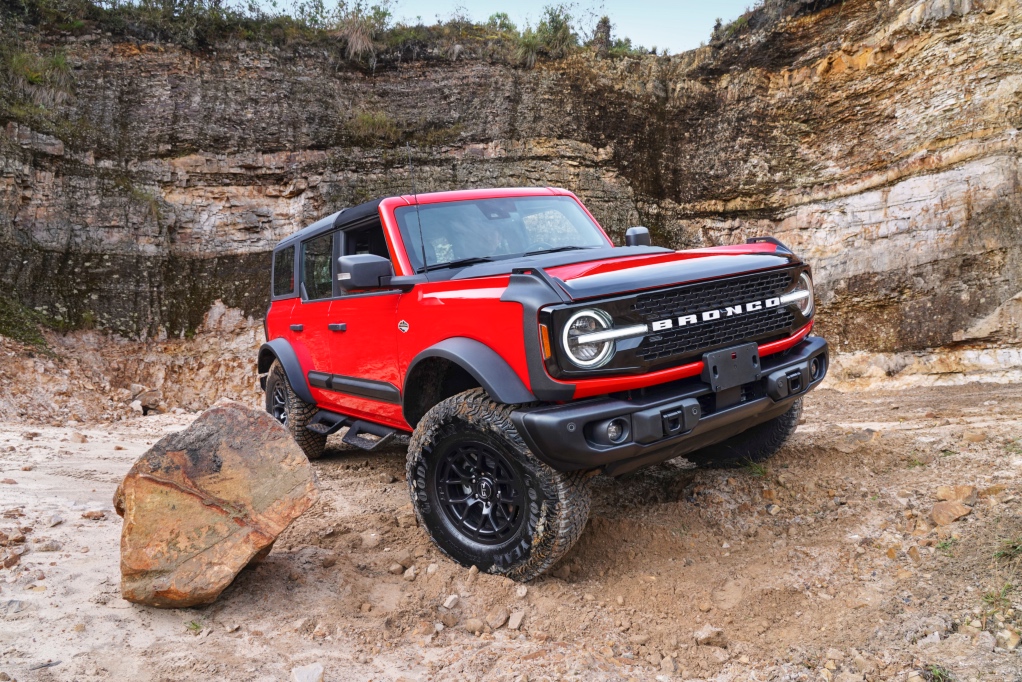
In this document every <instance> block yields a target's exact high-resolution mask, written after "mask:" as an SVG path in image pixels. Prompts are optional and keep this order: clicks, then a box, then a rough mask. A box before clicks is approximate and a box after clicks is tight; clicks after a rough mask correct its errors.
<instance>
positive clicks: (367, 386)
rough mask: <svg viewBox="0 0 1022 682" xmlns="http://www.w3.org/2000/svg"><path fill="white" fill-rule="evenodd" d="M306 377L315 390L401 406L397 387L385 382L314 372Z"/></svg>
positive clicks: (399, 392)
mask: <svg viewBox="0 0 1022 682" xmlns="http://www.w3.org/2000/svg"><path fill="white" fill-rule="evenodd" d="M308 376H309V383H310V384H312V385H313V386H315V387H316V388H322V389H323V390H326V391H334V392H336V393H345V394H347V395H354V396H358V397H360V398H369V399H371V400H378V401H380V402H381V403H395V404H398V405H400V404H401V391H400V390H399V389H398V387H397V386H395V385H394V384H392V383H390V382H387V381H374V380H372V379H360V378H358V377H347V376H344V375H342V374H327V373H326V372H316V371H310V372H309V374H308Z"/></svg>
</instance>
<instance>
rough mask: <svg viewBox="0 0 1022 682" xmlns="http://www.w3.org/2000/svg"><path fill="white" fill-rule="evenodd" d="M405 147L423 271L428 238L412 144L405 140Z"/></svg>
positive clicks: (424, 269)
mask: <svg viewBox="0 0 1022 682" xmlns="http://www.w3.org/2000/svg"><path fill="white" fill-rule="evenodd" d="M405 149H406V150H407V151H408V173H409V175H411V176H412V198H413V199H415V220H416V222H418V223H419V247H420V248H421V249H422V271H423V272H427V270H426V266H427V265H428V263H426V238H425V237H423V236H422V216H421V215H419V193H418V192H416V191H415V166H414V165H413V164H412V145H411V144H410V143H408V142H405ZM427 278H428V275H427Z"/></svg>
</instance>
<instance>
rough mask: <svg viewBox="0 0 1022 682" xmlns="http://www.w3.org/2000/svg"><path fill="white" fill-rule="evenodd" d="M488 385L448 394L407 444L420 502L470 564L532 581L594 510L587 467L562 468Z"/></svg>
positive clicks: (456, 555)
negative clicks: (526, 435) (543, 456)
mask: <svg viewBox="0 0 1022 682" xmlns="http://www.w3.org/2000/svg"><path fill="white" fill-rule="evenodd" d="M513 409H514V406H511V405H503V404H500V403H496V402H494V401H493V400H491V399H490V398H489V396H488V395H487V394H486V393H485V392H484V391H483V390H482V389H473V390H471V391H466V392H464V393H460V394H458V395H456V396H453V397H451V398H448V399H447V400H444V401H442V402H440V403H439V404H437V405H436V406H435V407H433V408H432V409H431V410H430V411H429V412H427V413H426V415H425V416H424V417H423V418H422V420H421V421H420V422H419V424H418V426H417V427H416V429H415V433H414V434H413V435H412V440H411V444H410V446H409V448H408V485H409V491H410V493H411V496H412V505H413V507H414V508H415V514H416V516H417V517H418V518H419V521H420V523H421V525H422V526H423V527H424V528H425V529H426V532H427V533H429V536H430V538H431V539H432V540H433V542H434V543H436V545H437V546H438V547H439V548H440V549H441V550H442V551H443V552H444V553H445V554H447V555H448V556H449V557H451V558H452V559H454V560H455V561H457V562H458V563H460V564H462V565H463V566H476V567H478V568H479V570H481V571H486V572H489V573H497V574H501V575H505V576H507V577H509V578H511V579H513V580H518V581H527V580H531V579H533V578H535V577H537V576H539V575H541V574H542V573H544V572H545V571H546V570H547V569H549V568H550V567H551V566H553V565H554V563H556V562H557V560H558V559H560V558H561V557H562V556H564V554H565V553H566V552H567V551H568V550H569V549H570V548H571V546H572V545H573V544H575V541H576V540H578V538H579V536H580V535H581V533H582V529H583V528H584V527H585V523H586V520H587V519H588V517H589V488H588V485H587V484H586V482H585V480H584V478H583V476H582V475H581V474H565V473H562V472H558V471H555V470H554V469H552V468H550V467H549V466H547V465H546V464H544V463H543V462H541V461H540V460H538V459H537V458H536V457H535V455H533V454H532V452H531V451H530V450H529V448H528V446H526V445H525V443H524V442H523V441H522V439H521V437H520V436H519V435H518V432H517V430H516V429H515V427H514V424H513V423H512V422H511V412H512V410H513Z"/></svg>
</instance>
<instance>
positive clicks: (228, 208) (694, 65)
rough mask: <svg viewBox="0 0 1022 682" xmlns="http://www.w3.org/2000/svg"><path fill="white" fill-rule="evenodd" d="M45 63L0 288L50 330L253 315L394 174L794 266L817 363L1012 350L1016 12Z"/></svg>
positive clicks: (965, 2) (1018, 260) (869, 11)
mask: <svg viewBox="0 0 1022 682" xmlns="http://www.w3.org/2000/svg"><path fill="white" fill-rule="evenodd" d="M44 38H45V39H46V40H48V41H54V40H57V41H59V42H61V44H62V47H63V49H65V50H66V51H67V54H68V55H69V58H70V60H71V63H72V65H73V67H74V86H73V89H72V92H71V93H70V95H69V96H67V97H66V98H64V99H63V101H62V102H60V103H58V104H55V105H53V107H52V109H53V112H55V113H53V115H52V116H50V117H49V118H46V117H42V118H39V117H36V118H31V117H24V116H22V117H20V118H19V117H17V116H14V117H12V116H8V118H10V119H11V120H9V121H7V122H6V128H5V129H4V130H5V132H4V133H2V134H0V141H2V142H0V245H2V248H3V249H4V250H5V253H6V254H7V255H6V256H5V257H4V258H2V259H0V287H3V288H6V289H11V290H13V291H14V292H15V293H16V295H17V296H18V297H19V298H20V299H21V300H22V301H24V302H25V303H27V304H29V305H31V306H33V307H39V308H44V309H46V311H47V312H48V313H49V314H51V315H56V316H59V317H62V318H64V319H66V320H69V321H70V322H71V323H74V324H81V323H83V322H85V323H87V324H94V325H96V326H99V327H102V328H110V329H113V330H116V331H118V332H121V333H125V334H129V335H133V336H139V337H147V336H148V337H154V336H155V337H160V336H163V335H171V336H177V335H184V334H190V333H191V332H192V331H193V330H194V329H196V328H197V327H199V326H200V325H201V324H202V319H203V315H204V314H205V313H206V312H207V311H208V310H209V308H210V304H211V303H212V302H213V301H214V300H215V299H222V300H223V302H224V303H225V304H226V305H228V306H232V307H237V308H240V309H242V310H243V311H244V312H245V313H246V314H251V315H255V316H258V315H259V314H260V313H261V312H262V311H263V310H264V309H265V305H266V296H265V292H266V289H267V286H268V278H267V271H268V266H269V258H268V250H269V249H270V248H271V246H272V244H273V243H274V242H276V241H277V240H278V239H280V238H282V237H283V236H285V235H287V234H289V233H291V232H293V231H294V230H296V229H298V228H299V227H301V226H303V225H304V224H307V223H308V222H310V221H312V220H314V219H316V218H317V217H319V216H321V215H323V214H326V213H328V212H330V211H333V210H336V209H337V208H339V207H341V206H345V205H350V204H353V203H356V202H359V201H363V200H366V199H369V198H372V197H375V196H379V195H383V194H391V193H407V192H410V191H411V188H412V178H411V177H410V174H409V172H408V154H409V150H410V154H411V157H412V160H413V163H414V166H415V184H416V185H417V189H418V190H419V191H430V190H439V189H450V188H458V187H477V186H492V185H559V186H563V187H567V188H569V189H571V190H573V191H575V192H576V193H578V194H579V195H580V196H581V197H582V198H583V199H584V200H585V202H586V203H587V204H588V205H589V206H590V208H591V209H592V210H593V212H594V213H595V214H596V216H597V217H598V219H599V220H600V221H601V222H602V223H603V224H604V226H605V227H607V228H608V229H609V230H610V231H611V232H612V233H613V234H614V235H615V237H618V238H620V236H621V235H623V232H624V230H625V229H626V228H627V227H628V226H630V225H633V224H646V225H649V226H650V228H651V229H652V230H653V232H654V240H655V242H657V243H661V244H666V245H671V246H675V247H684V246H692V245H703V244H717V243H728V242H734V241H739V240H743V239H745V238H746V237H747V236H751V235H754V234H767V233H769V234H774V235H775V236H777V237H779V238H780V239H782V240H783V241H785V242H786V243H788V244H789V245H790V246H792V247H793V248H794V249H795V250H797V251H798V252H800V253H801V254H803V255H804V256H805V257H806V258H808V259H809V260H810V261H811V262H812V263H813V265H814V270H815V273H816V281H817V285H818V290H819V295H820V299H821V304H822V305H821V312H820V322H821V331H822V332H823V333H825V334H827V335H828V336H829V337H830V338H831V339H832V340H833V341H834V342H835V343H836V344H837V347H838V348H839V349H842V350H868V351H888V352H900V351H912V350H919V349H926V348H933V347H943V346H953V345H957V346H970V347H971V346H976V345H980V346H998V345H1004V344H1012V343H1018V342H1019V341H1020V340H1022V338H1020V326H1022V325H1020V322H1019V320H1020V313H1019V312H1018V310H1019V303H1018V300H1019V299H1018V295H1019V294H1020V292H1022V192H1020V168H1019V140H1018V137H1017V133H1018V128H1019V126H1020V125H1022V10H1020V8H1019V4H1018V3H1017V2H1016V1H1015V0H922V1H914V0H891V1H890V2H889V3H887V2H876V3H875V2H872V1H871V0H870V1H866V0H847V1H846V2H844V3H839V4H837V5H834V6H832V7H830V8H828V9H824V10H822V11H819V12H815V13H808V14H803V15H801V16H797V17H795V18H792V19H788V20H785V21H782V22H781V23H780V24H777V25H774V26H772V27H771V28H769V29H763V30H759V31H753V32H748V33H745V34H742V35H740V36H739V37H738V38H737V39H734V40H731V41H728V42H726V43H725V44H724V45H722V46H715V47H705V48H700V49H698V50H695V51H692V52H688V53H684V54H682V55H678V56H675V57H669V58H666V57H652V56H649V57H643V58H623V59H615V60H608V59H597V58H595V57H593V56H591V55H578V56H575V57H572V58H570V59H568V60H566V61H563V62H557V63H552V64H540V65H539V66H538V67H537V68H536V69H533V70H521V69H515V68H511V67H508V66H506V65H501V64H494V63H488V62H485V61H481V60H472V59H470V60H456V61H453V62H451V61H428V62H427V61H419V62H405V63H402V64H399V65H396V66H391V67H388V68H385V69H379V70H377V71H376V72H375V73H364V72H362V71H359V70H357V69H354V68H352V67H350V66H348V65H346V64H344V63H340V62H338V61H337V60H336V58H335V57H333V56H332V55H331V53H330V52H329V51H322V50H319V51H317V50H315V49H313V48H308V47H305V48H301V47H295V48H291V49H287V50H281V49H274V48H268V47H265V46H262V47H260V46H255V45H245V44H233V45H225V46H223V48H222V49H220V50H218V51H217V53H216V54H195V53H192V52H187V51H183V50H181V49H179V48H177V47H174V46H169V45H157V44H145V43H142V44H136V43H126V42H114V41H113V40H112V39H111V38H109V37H107V36H102V35H86V36H82V37H80V38H73V39H72V38H67V37H56V38H55V37H53V36H47V37H40V36H26V40H29V41H30V42H31V41H33V40H35V41H41V40H43V39H44ZM40 49H42V48H41V47H40ZM3 123H4V122H2V121H0V125H2V124H3ZM406 144H407V145H408V148H406Z"/></svg>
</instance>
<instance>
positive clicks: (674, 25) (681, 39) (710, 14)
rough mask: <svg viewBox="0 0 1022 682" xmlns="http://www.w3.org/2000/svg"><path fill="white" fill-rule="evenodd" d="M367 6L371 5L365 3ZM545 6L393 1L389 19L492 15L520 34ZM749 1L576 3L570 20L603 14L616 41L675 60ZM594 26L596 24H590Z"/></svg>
mask: <svg viewBox="0 0 1022 682" xmlns="http://www.w3.org/2000/svg"><path fill="white" fill-rule="evenodd" d="M369 4H373V3H372V0H370V2H369ZM549 4H552V3H551V1H550V0H394V2H393V3H392V5H391V13H392V14H393V15H394V18H395V20H399V21H400V20H404V21H407V22H409V23H415V22H416V17H421V18H422V22H423V23H426V24H432V23H435V22H436V20H437V18H438V17H439V18H440V19H441V20H446V19H449V18H450V17H451V16H452V15H453V14H455V12H456V11H457V12H458V13H464V14H467V15H468V16H469V17H470V18H471V19H472V20H474V21H477V22H484V21H486V19H487V18H488V17H489V16H490V15H491V14H494V13H496V12H506V13H507V14H508V15H509V16H510V17H511V20H512V21H514V22H515V23H516V24H517V25H518V27H519V28H522V27H523V26H524V25H525V24H526V23H531V24H532V25H535V24H536V22H537V20H538V19H539V17H540V15H541V14H542V13H543V8H544V7H545V6H546V5H549ZM753 4H754V0H715V1H706V0H702V1H700V0H674V1H673V2H662V1H656V2H650V1H648V0H630V1H629V0H588V1H583V2H577V3H575V9H574V11H573V14H574V15H577V16H579V17H585V16H589V15H593V14H594V15H595V16H596V17H597V18H599V16H600V15H602V14H606V15H608V16H610V20H611V23H612V24H613V25H614V36H615V37H625V36H627V37H629V38H631V39H632V42H633V43H635V44H638V45H643V46H644V47H647V48H649V47H653V46H654V45H655V46H656V47H657V48H658V49H659V50H663V49H664V48H665V47H666V48H669V49H670V51H671V54H677V53H678V52H683V51H685V50H690V49H692V48H694V47H699V44H700V43H701V42H709V39H710V32H711V31H712V30H713V23H714V21H715V20H716V18H717V17H720V18H722V19H723V20H724V23H727V22H729V21H731V20H733V19H736V18H738V17H739V16H740V15H741V14H742V12H744V11H745V10H746V9H748V8H750V7H751V6H752V5H753ZM590 23H595V21H593V22H590Z"/></svg>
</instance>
